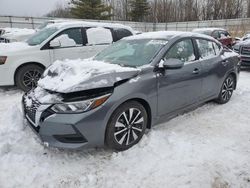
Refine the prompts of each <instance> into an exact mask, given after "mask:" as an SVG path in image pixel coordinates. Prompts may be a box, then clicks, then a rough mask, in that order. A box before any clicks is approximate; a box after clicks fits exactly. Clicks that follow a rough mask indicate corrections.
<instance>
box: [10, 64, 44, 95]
mask: <svg viewBox="0 0 250 188" xmlns="http://www.w3.org/2000/svg"><path fill="white" fill-rule="evenodd" d="M43 71H44V69H43V68H42V67H40V66H39V65H35V64H30V65H25V66H23V67H21V68H20V69H19V70H18V71H17V73H16V76H15V82H16V85H17V87H18V88H20V89H21V90H23V91H25V92H27V91H29V90H30V89H32V88H34V87H36V86H37V82H38V80H39V79H40V77H41V76H42V73H43Z"/></svg>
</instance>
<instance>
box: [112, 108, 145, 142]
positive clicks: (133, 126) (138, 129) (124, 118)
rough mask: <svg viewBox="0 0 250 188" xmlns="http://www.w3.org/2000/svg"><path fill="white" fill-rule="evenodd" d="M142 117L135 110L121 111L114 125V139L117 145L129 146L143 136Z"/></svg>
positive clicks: (139, 112)
mask: <svg viewBox="0 0 250 188" xmlns="http://www.w3.org/2000/svg"><path fill="white" fill-rule="evenodd" d="M144 123H145V122H144V117H143V114H142V112H141V111H140V110H139V109H137V108H129V109H128V110H126V111H123V112H122V113H121V115H120V116H119V117H118V119H117V121H116V123H115V131H114V138H115V140H116V142H117V143H118V144H119V145H123V146H129V145H131V144H133V143H134V142H136V141H137V140H138V138H140V137H141V135H142V134H143V127H144Z"/></svg>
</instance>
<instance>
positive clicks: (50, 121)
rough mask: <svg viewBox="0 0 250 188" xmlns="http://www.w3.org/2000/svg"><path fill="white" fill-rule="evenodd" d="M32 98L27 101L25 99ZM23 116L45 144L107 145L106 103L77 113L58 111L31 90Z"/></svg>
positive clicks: (77, 146)
mask: <svg viewBox="0 0 250 188" xmlns="http://www.w3.org/2000/svg"><path fill="white" fill-rule="evenodd" d="M27 98H29V100H31V102H30V103H29V104H28V105H27V103H26V102H25V100H26V99H27ZM22 106H23V113H24V117H25V119H26V121H27V123H28V125H29V127H31V128H32V130H33V131H34V132H35V133H36V134H37V135H38V136H39V138H40V140H41V142H42V143H43V145H45V146H49V147H56V148H62V149H85V148H90V147H98V146H100V147H102V146H103V145H104V135H105V125H106V122H105V121H104V118H103V113H104V112H105V111H106V110H107V109H105V107H104V108H103V107H102V108H98V109H94V110H92V111H88V112H85V113H78V114H57V113H55V112H53V111H52V110H51V109H50V107H51V105H48V104H41V103H39V102H38V101H37V100H36V99H34V98H32V97H31V96H29V95H28V94H25V95H24V96H23V99H22Z"/></svg>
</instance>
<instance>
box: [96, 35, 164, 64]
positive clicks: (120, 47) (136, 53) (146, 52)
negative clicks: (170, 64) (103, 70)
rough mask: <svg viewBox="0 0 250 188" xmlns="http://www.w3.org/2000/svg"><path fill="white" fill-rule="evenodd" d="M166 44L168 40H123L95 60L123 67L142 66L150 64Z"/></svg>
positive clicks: (101, 53)
mask: <svg viewBox="0 0 250 188" xmlns="http://www.w3.org/2000/svg"><path fill="white" fill-rule="evenodd" d="M166 43H167V41H166V40H151V39H140V40H121V41H119V42H116V43H114V44H113V45H111V46H109V47H108V48H106V49H105V50H104V51H102V52H100V53H99V54H98V55H97V56H95V57H94V60H98V61H104V62H108V63H112V64H119V65H122V66H131V67H137V66H142V65H146V64H149V63H150V62H151V60H152V59H153V58H154V56H155V55H156V54H157V53H158V52H159V51H160V50H161V48H162V47H163V46H164V45H165V44H166Z"/></svg>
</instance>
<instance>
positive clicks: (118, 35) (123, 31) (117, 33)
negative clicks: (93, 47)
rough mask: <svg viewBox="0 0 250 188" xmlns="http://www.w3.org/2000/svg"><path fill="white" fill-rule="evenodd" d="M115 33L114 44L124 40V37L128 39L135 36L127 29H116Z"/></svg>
mask: <svg viewBox="0 0 250 188" xmlns="http://www.w3.org/2000/svg"><path fill="white" fill-rule="evenodd" d="M114 33H115V36H116V38H115V40H114V42H116V41H118V40H121V39H122V38H124V37H128V36H131V35H133V34H132V33H131V32H130V31H129V30H127V29H114Z"/></svg>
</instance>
